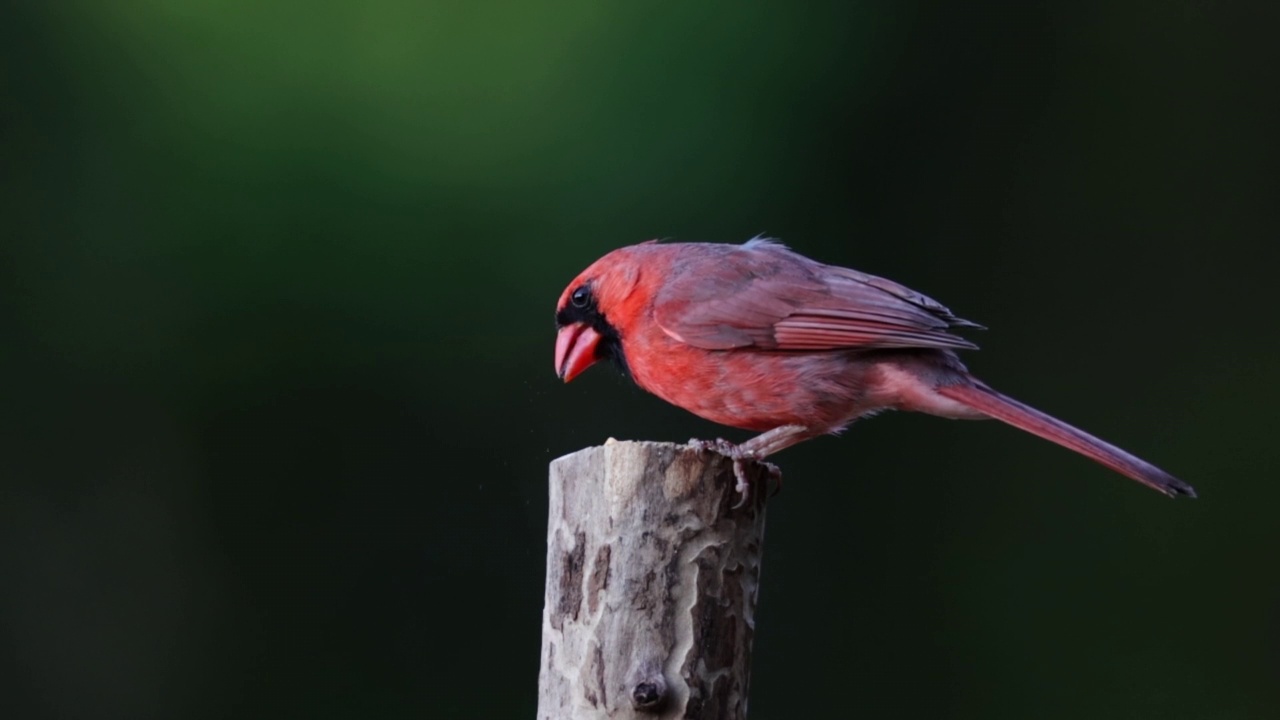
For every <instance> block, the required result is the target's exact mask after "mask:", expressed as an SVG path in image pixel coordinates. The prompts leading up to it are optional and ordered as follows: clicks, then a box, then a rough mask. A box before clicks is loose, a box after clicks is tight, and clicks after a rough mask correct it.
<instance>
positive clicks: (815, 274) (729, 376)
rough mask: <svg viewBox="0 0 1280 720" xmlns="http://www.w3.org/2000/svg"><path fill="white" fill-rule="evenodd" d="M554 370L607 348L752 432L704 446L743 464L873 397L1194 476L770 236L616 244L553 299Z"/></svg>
mask: <svg viewBox="0 0 1280 720" xmlns="http://www.w3.org/2000/svg"><path fill="white" fill-rule="evenodd" d="M556 327H557V335H556V358H555V360H556V373H557V374H558V375H559V376H560V377H561V378H562V379H563V380H564V381H565V382H568V381H570V380H572V379H573V378H574V377H576V376H577V375H578V374H579V373H581V372H582V371H583V370H586V369H587V368H588V367H590V366H591V365H593V364H594V363H595V362H596V361H597V360H600V359H602V358H608V359H610V360H613V361H614V362H616V363H617V364H618V365H619V366H620V367H621V368H622V369H623V371H624V372H628V373H629V374H630V375H631V377H632V378H633V379H634V380H635V382H636V384H638V385H639V386H640V387H642V388H644V389H645V390H647V391H649V392H651V393H653V394H654V395H657V396H658V397H660V398H662V399H663V400H666V401H667V402H669V403H671V404H673V405H677V406H679V407H682V408H684V409H686V410H688V411H690V412H692V413H694V414H695V415H699V416H701V417H704V418H706V419H708V420H711V421H712V422H717V423H720V424H722V425H729V426H732V427H736V428H744V429H747V430H756V431H760V432H761V434H760V435H757V436H755V437H754V438H752V439H750V440H748V441H746V442H744V443H742V444H740V445H733V444H731V443H728V442H725V441H723V440H719V441H717V442H716V443H704V444H703V446H704V447H715V448H717V449H719V450H720V451H721V452H724V453H725V454H726V455H729V456H730V457H732V458H733V459H734V470H735V473H736V475H737V479H738V490H739V491H740V492H741V493H742V495H743V499H744V500H745V498H746V493H747V488H748V485H747V482H746V477H745V470H744V463H745V461H747V460H762V459H764V458H766V457H768V456H770V455H772V454H774V453H776V452H778V451H779V450H783V449H785V448H788V447H791V446H792V445H795V444H796V443H798V442H801V441H803V440H807V439H809V438H812V437H815V436H817V435H824V434H829V433H837V432H839V431H841V430H842V429H844V428H845V427H846V426H847V425H849V423H851V422H853V421H854V420H857V419H858V418H861V417H866V416H869V415H872V414H874V413H876V412H879V411H881V410H914V411H916V412H923V413H928V414H930V415H937V416H940V417H945V418H957V419H965V420H979V419H986V418H995V419H996V420H1001V421H1003V422H1006V423H1008V424H1010V425H1013V426H1014V427H1017V428H1021V429H1022V430H1025V431H1027V432H1029V433H1031V434H1033V435H1038V436H1040V437H1042V438H1044V439H1046V440H1049V441H1051V442H1055V443H1057V444H1059V445H1061V446H1063V447H1065V448H1067V449H1069V450H1074V451H1075V452H1078V453H1080V454H1081V455H1084V456H1085V457H1088V458H1090V459H1092V460H1094V461H1096V462H1098V463H1101V464H1102V465H1105V466H1106V467H1109V468H1111V469H1112V470H1115V471H1116V472H1118V473H1120V474H1122V475H1125V476H1127V477H1130V478H1133V479H1134V480H1137V481H1138V482H1140V483H1142V484H1143V485H1147V486H1148V487H1151V488H1154V489H1156V490H1159V491H1160V492H1162V493H1164V494H1166V495H1168V496H1170V497H1174V496H1178V495H1186V496H1188V497H1195V491H1194V490H1193V489H1192V488H1191V486H1190V485H1187V484H1186V483H1184V482H1182V481H1181V480H1178V479H1177V478H1175V477H1173V476H1172V475H1170V474H1168V473H1166V472H1165V471H1163V470H1161V469H1160V468H1157V467H1155V466H1154V465H1151V464H1150V463H1147V462H1145V461H1143V460H1141V459H1139V458H1137V457H1135V456H1133V455H1130V454H1129V453H1127V452H1125V451H1124V450H1121V449H1120V448H1118V447H1115V446H1114V445H1111V444H1109V443H1106V442H1103V441H1102V440H1099V439H1098V438H1096V437H1094V436H1092V435H1090V434H1088V433H1086V432H1084V431H1083V430H1079V429H1077V428H1074V427H1072V426H1070V425H1068V424H1066V423H1064V422H1062V421H1061V420H1058V419H1056V418H1053V417H1050V416H1049V415H1046V414H1044V413H1042V412H1040V411H1039V410H1036V409H1034V408H1032V407H1029V406H1027V405H1024V404H1022V403H1020V402H1018V401H1017V400H1014V399H1012V398H1010V397H1007V396H1005V395H1002V394H1000V393H998V392H996V391H995V390H993V389H991V388H990V387H989V386H988V385H987V384H986V383H984V382H982V381H981V380H978V379H977V378H975V377H974V376H972V375H970V374H969V372H968V370H966V369H965V366H964V364H963V363H961V362H960V359H959V357H957V356H956V353H955V351H956V350H974V349H977V346H976V345H974V344H973V343H971V342H969V341H968V340H965V339H964V338H961V337H959V336H957V335H955V334H953V333H952V330H953V329H954V328H973V327H980V326H978V325H975V324H974V323H971V322H969V321H967V320H961V319H960V318H958V317H956V316H955V315H952V314H951V311H950V310H948V309H947V308H945V307H943V306H942V305H941V304H939V303H938V302H936V301H934V300H932V299H930V298H928V297H925V296H924V295H921V294H920V293H918V292H915V291H913V290H910V289H908V288H906V287H903V286H902V285H899V284H898V283H895V282H893V281H891V280H886V279H884V278H880V277H876V276H874V275H867V274H866V273H861V272H858V271H857V270H850V269H848V268H842V267H836V266H834V265H824V264H822V263H819V262H816V261H814V260H810V259H809V258H806V257H804V256H802V255H800V254H798V253H795V252H792V251H791V250H789V249H787V248H786V247H784V246H783V245H780V244H778V243H776V242H773V241H772V240H768V239H764V238H756V239H753V240H750V241H748V242H747V243H745V244H743V245H727V244H714V243H665V244H660V243H658V242H656V241H651V242H647V243H641V244H639V245H632V246H630V247H624V248H620V249H618V250H615V251H613V252H611V253H609V254H608V255H605V256H604V257H602V258H600V259H599V260H597V261H596V262H595V263H593V264H592V265H591V266H590V267H588V268H587V269H586V270H584V271H583V272H582V274H580V275H579V276H578V277H577V278H575V279H574V281H573V282H571V283H569V286H568V287H567V288H565V291H564V293H563V294H562V295H561V296H560V301H559V303H557V305H556Z"/></svg>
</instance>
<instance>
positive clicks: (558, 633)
mask: <svg viewBox="0 0 1280 720" xmlns="http://www.w3.org/2000/svg"><path fill="white" fill-rule="evenodd" d="M749 474H750V476H751V484H752V491H751V495H750V499H749V501H748V502H747V503H746V504H745V505H744V506H743V507H741V508H736V509H735V508H734V505H735V504H737V502H738V501H739V496H738V494H737V492H736V491H735V490H734V476H733V464H732V462H731V461H730V460H729V459H728V458H726V457H724V456H722V455H719V454H717V453H714V452H700V451H698V450H695V449H692V448H689V447H685V446H679V445H673V444H670V443H650V442H617V441H614V440H609V441H608V442H606V443H605V445H604V446H602V447H592V448H587V449H584V450H580V451H578V452H576V453H573V454H571V455H566V456H564V457H562V458H559V459H557V460H555V461H553V462H552V463H551V482H550V486H551V487H550V490H551V503H550V512H549V518H548V526H547V585H546V600H545V606H544V608H543V615H542V670H541V674H540V692H539V698H538V718H539V719H540V720H566V719H571V720H583V719H587V718H590V719H593V720H594V719H596V718H644V719H646V720H648V719H656V718H664V719H665V718H689V719H696V720H741V719H742V718H745V717H746V715H747V689H748V685H749V680H750V670H751V644H752V639H753V637H754V632H755V609H756V596H757V591H758V588H759V582H760V556H761V550H762V546H763V539H764V517H765V512H764V498H765V495H766V494H767V487H766V485H767V477H768V473H767V472H766V470H765V469H764V468H763V467H762V466H759V465H752V466H750V467H749Z"/></svg>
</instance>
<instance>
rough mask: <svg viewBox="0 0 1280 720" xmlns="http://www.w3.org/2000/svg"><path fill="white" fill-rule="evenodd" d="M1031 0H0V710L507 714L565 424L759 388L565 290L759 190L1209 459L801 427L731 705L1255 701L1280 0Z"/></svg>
mask: <svg viewBox="0 0 1280 720" xmlns="http://www.w3.org/2000/svg"><path fill="white" fill-rule="evenodd" d="M1027 5H1028V6H1019V7H1014V8H1010V7H1005V5H1004V4H1003V3H989V2H988V3H984V2H975V3H919V2H889V1H888V0H884V1H882V2H862V3H853V2H847V3H831V4H825V5H819V4H808V3H789V4H787V3H775V4H770V5H767V6H766V5H764V4H750V5H748V4H745V3H733V2H699V3H670V4H662V3H636V2H632V3H622V2H611V3H609V2H593V1H588V0H579V1H577V2H555V3H549V2H542V3H520V2H501V3H470V4H467V3H460V2H459V3H443V2H409V1H408V0H368V1H366V2H362V3H354V2H353V3H345V4H322V3H309V2H267V3H261V2H235V1H232V2H227V1H225V0H224V1H223V2H209V1H208V0H171V1H169V2H160V1H158V0H132V1H130V2H118V3H105V2H98V3H94V2H88V1H87V0H85V1H82V2H58V3H54V2H44V3H38V2H34V1H26V2H16V3H6V4H5V6H4V9H3V10H0V190H2V193H0V197H2V198H3V199H2V200H0V203H2V206H0V211H2V213H3V214H2V217H0V240H2V241H3V242H2V243H0V333H2V336H0V372H3V376H4V377H5V382H4V389H3V391H0V422H2V423H3V425H2V427H0V430H2V431H0V443H2V445H0V477H2V482H3V484H2V485H0V659H2V660H3V662H4V663H5V665H4V667H0V671H2V675H0V676H2V677H3V678H4V680H3V681H0V686H3V688H4V689H3V691H0V703H3V704H4V706H5V707H8V708H9V709H8V710H5V709H4V707H0V714H3V715H4V717H8V718H28V717H30V718H37V717H58V718H73V719H74V718H203V717H209V718H213V717H228V716H235V717H337V718H373V717H376V718H420V717H441V718H463V717H477V718H490V717H494V718H497V717H504V718H505V717H532V715H533V710H534V705H535V697H536V686H537V677H536V675H537V669H538V645H539V633H540V614H541V603H542V590H543V589H542V580H543V562H544V552H545V545H544V532H545V524H544V513H545V508H546V486H545V483H546V465H547V463H548V462H549V461H550V460H551V459H553V458H554V457H557V456H559V455H561V454H564V453H568V452H571V451H573V450H575V449H577V448H580V447H583V446H586V445H591V444H596V443H599V442H601V441H603V440H604V439H605V438H606V437H609V436H616V437H619V438H644V439H667V440H677V441H683V440H685V439H687V438H689V437H691V436H704V437H713V436H716V435H719V434H722V433H724V434H726V435H727V436H728V437H731V438H733V439H742V438H744V437H746V435H745V434H743V433H736V432H733V431H729V432H727V433H725V431H723V430H722V429H720V428H717V427H714V426H711V425H709V424H707V423H705V422H703V421H701V420H698V419H697V418H694V417H692V416H690V415H687V414H686V413H684V412H683V411H680V410H678V409H675V408H672V407H668V406H666V405H664V404H663V403H661V402H660V401H658V400H657V399H655V398H652V397H650V396H648V395H645V394H644V393H642V392H641V391H639V390H636V389H635V388H633V387H632V386H631V385H630V384H629V383H628V382H627V381H625V380H623V379H621V378H620V377H619V376H617V374H616V373H614V372H613V371H611V370H609V369H607V368H599V369H595V370H593V371H592V372H590V373H588V374H587V375H586V376H584V377H583V378H582V379H580V380H578V381H575V382H574V383H573V384H572V385H569V386H563V385H561V384H560V383H558V381H557V380H556V378H555V376H554V374H553V372H552V367H551V365H552V358H551V351H552V348H551V346H552V341H553V327H552V309H553V305H554V302H555V300H556V298H557V296H558V294H559V293H560V291H561V289H562V288H563V286H564V284H565V283H566V282H568V280H569V279H571V278H572V277H573V276H574V275H575V274H576V273H577V272H578V271H579V270H581V269H582V268H583V267H585V266H586V265H587V264H588V263H589V262H590V261H592V260H594V259H595V258H596V257H598V256H599V255H601V254H603V253H604V252H606V251H607V250H610V249H612V248H614V247H617V246H620V245H624V244H629V243H633V242H637V241H640V240H644V239H647V238H651V237H675V238H679V239H685V240H716V241H735V242H736V241H741V240H744V239H746V238H748V237H750V236H752V235H754V234H756V233H759V232H767V233H769V234H772V235H774V236H777V237H780V238H781V239H782V240H784V241H785V242H787V243H789V244H790V245H792V246H793V247H794V248H796V249H797V250H799V251H801V252H803V253H805V254H808V255H811V256H813V257H816V258H819V259H821V260H824V261H828V262H833V263H839V264H846V265H851V266H854V267H857V268H859V269H862V270H866V271H869V272H874V273H878V274H882V275H886V276H889V277H892V278H894V279H896V280H899V281H901V282H904V283H906V284H908V285H910V286H912V287H915V288H918V289H920V290H922V291H924V292H927V293H929V294H930V295H933V296H935V297H937V298H939V299H940V300H942V301H943V302H944V303H946V304H948V305H949V306H950V307H951V308H952V309H953V310H955V311H956V312H957V313H958V314H959V315H961V316H963V317H967V318H971V319H973V320H976V321H978V322H981V323H984V324H986V325H987V326H989V327H990V328H991V330H989V331H987V332H985V333H982V334H980V335H979V336H977V337H976V338H975V339H976V340H977V341H978V342H979V343H980V344H982V346H983V352H981V353H978V354H969V355H968V356H967V358H968V360H969V362H970V367H971V368H972V369H973V370H974V371H975V372H976V373H978V374H979V375H981V376H982V377H984V378H985V379H987V380H988V381H989V382H991V383H992V384H994V385H996V386H997V387H999V388H1002V389H1004V390H1005V391H1007V392H1009V393H1010V394H1012V395H1014V396H1015V397H1020V398H1022V399H1024V400H1027V401H1029V402H1031V403H1033V404H1036V405H1038V406H1040V407H1043V408H1044V409H1046V410H1049V411H1051V412H1054V413H1055V414H1059V415H1060V416H1062V417H1063V418H1065V419H1068V420H1069V421H1074V422H1077V423H1079V424H1080V425H1082V426H1083V427H1085V428H1088V429H1090V430H1092V431H1095V432H1097V433H1099V434H1100V435H1102V436H1103V437H1106V438H1108V439H1111V440H1113V441H1115V442H1116V443H1118V444H1120V445H1122V446H1124V447H1126V448H1129V449H1132V450H1133V451H1135V452H1137V453H1139V454H1142V455H1144V456H1146V457H1148V458H1150V459H1151V460H1153V461H1155V462H1157V463H1158V464H1160V465H1162V466H1164V467H1166V468H1168V469H1169V470H1171V471H1173V472H1175V473H1176V474H1178V475H1180V476H1182V477H1183V478H1185V479H1186V480H1188V481H1190V482H1191V483H1192V484H1194V485H1195V486H1196V487H1197V488H1198V489H1199V490H1200V492H1201V497H1202V499H1201V500H1199V501H1196V502H1176V503H1171V502H1169V501H1166V500H1164V499H1163V498H1161V497H1160V496H1158V495H1156V494H1155V493H1152V492H1150V491H1148V490H1145V489H1143V488H1141V487H1140V486H1138V485H1136V484H1134V483H1131V482H1128V481H1125V480H1123V479H1120V478H1118V477H1117V476H1112V475H1110V474H1108V473H1107V472H1106V471H1105V470H1103V469H1101V468H1099V467H1098V466H1095V465H1093V464H1092V463H1089V462H1088V461H1086V460H1083V459H1079V458H1077V457H1074V456H1071V455H1070V454H1068V453H1067V452H1066V451H1063V450H1060V449H1058V448H1055V447H1053V446H1051V445H1049V444H1047V443H1044V442H1042V441H1039V440H1036V439H1034V438H1031V437H1029V436H1026V435H1023V434H1020V433H1018V432H1016V431H1014V430H1011V429H1008V428H1005V427H1002V426H999V425H997V424H995V423H948V422H944V421H941V420H937V419H933V418H925V417H914V416H904V415H898V416H893V415H891V416H887V417H883V418H879V419H876V420H874V421H871V422H867V423H865V424H862V425H858V426H855V427H854V428H853V429H851V430H850V431H849V432H848V433H846V434H845V435H844V436H843V437H841V438H839V439H821V440H817V441H813V442H811V443H807V444H804V445H801V446H799V447H797V448H795V449H793V450H789V451H787V452H786V453H784V454H783V455H781V456H779V458H778V461H779V462H780V463H781V465H782V466H783V468H784V470H785V472H786V473H787V478H788V482H787V491H786V492H785V493H783V494H782V495H780V496H779V497H778V498H776V500H775V501H774V502H773V503H771V505H770V514H769V534H768V535H769V537H768V546H767V552H766V558H765V560H766V563H765V567H766V571H765V586H764V590H763V592H762V597H761V609H760V613H759V616H758V618H759V623H760V624H759V634H758V641H757V646H756V660H755V676H754V680H753V684H752V691H753V694H752V700H751V706H752V717H753V718H762V719H765V720H769V719H772V718H781V719H783V720H790V719H791V718H822V717H854V716H856V717H935V718H1028V717H1035V718H1062V719H1076V718H1113V717H1114V718H1155V717H1159V718H1197V719H1200V718H1275V717H1280V561H1278V560H1277V556H1278V555H1280V524H1278V523H1277V520H1276V513H1277V509H1276V508H1277V503H1278V502H1280V484H1278V482H1277V481H1278V480H1280V478H1278V477H1277V474H1278V473H1277V470H1278V469H1280V449H1278V448H1280V441H1278V440H1277V438H1276V437H1275V433H1276V431H1277V427H1278V424H1277V413H1276V408H1277V407H1278V406H1280V382H1278V381H1277V379H1276V370H1277V358H1278V357H1280V354H1278V352H1277V351H1278V350H1280V348H1278V345H1280V332H1278V331H1277V320H1276V314H1275V312H1276V310H1277V309H1278V308H1277V303H1276V300H1275V295H1274V285H1275V271H1276V258H1277V255H1280V253H1277V252H1276V244H1277V239H1278V237H1280V213H1278V211H1277V207H1278V205H1277V191H1278V190H1280V188H1278V186H1277V177H1278V175H1280V173H1278V171H1277V170H1278V168H1280V157H1278V153H1277V147H1278V146H1280V143H1277V136H1276V132H1277V127H1280V116H1278V114H1277V111H1276V108H1277V107H1280V105H1278V104H1277V102H1276V101H1277V99H1278V98H1277V95H1278V93H1277V89H1276V88H1277V84H1276V81H1275V73H1274V68H1276V67H1280V53H1277V51H1276V43H1275V38H1274V35H1275V28H1276V24H1277V21H1278V20H1280V12H1277V10H1276V8H1277V6H1276V5H1275V4H1274V3H1258V4H1256V5H1253V6H1250V5H1247V4H1244V3H1215V2H1208V1H1194V0H1191V1H1185V2H1150V3H1126V2H1118V3H1093V4H1087V3H1086V4H1080V3H1059V4H1056V5H1052V4H1027ZM1030 5H1035V7H1030ZM1266 68H1272V69H1271V70H1266Z"/></svg>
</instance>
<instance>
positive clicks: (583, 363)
mask: <svg viewBox="0 0 1280 720" xmlns="http://www.w3.org/2000/svg"><path fill="white" fill-rule="evenodd" d="M599 344H600V333H598V332H596V331H595V330H593V329H591V327H590V326H588V325H584V324H582V323H574V324H572V325H565V326H564V327H562V328H560V332H558V333H556V374H557V375H559V376H560V379H561V380H564V381H565V382H569V381H570V380H572V379H574V378H575V377H577V376H578V374H579V373H581V372H582V371H583V370H586V369H587V368H589V367H591V366H592V365H594V364H595V362H596V346H597V345H599Z"/></svg>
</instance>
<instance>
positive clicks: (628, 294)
mask: <svg viewBox="0 0 1280 720" xmlns="http://www.w3.org/2000/svg"><path fill="white" fill-rule="evenodd" d="M648 245H649V243H644V244H641V245H632V246H630V247H624V248H620V249H618V250H614V251H613V252H611V253H609V254H608V255H605V256H604V257H602V258H600V259H599V260H597V261H595V262H594V263H592V264H591V266H590V267H588V268H587V269H586V270H583V271H582V273H581V274H579V275H578V277H576V278H574V279H573V282H571V283H569V285H568V286H567V287H565V289H564V292H563V293H561V294H560V300H559V302H557V303H556V374H557V375H559V376H560V379H561V380H564V381H565V382H569V381H570V380H572V379H574V378H575V377H577V376H578V375H579V374H581V373H582V371H583V370H586V369H587V368H589V367H591V366H592V365H594V364H596V362H597V361H599V360H613V361H614V362H615V363H617V364H618V365H619V367H621V368H622V370H623V371H624V372H625V371H626V357H625V356H624V354H623V350H622V339H623V337H624V335H625V333H626V329H627V328H628V327H630V325H631V323H632V321H633V320H634V319H635V318H637V317H639V315H640V313H641V312H642V311H643V306H644V303H645V297H644V296H645V294H644V293H643V292H642V288H641V287H639V286H640V277H641V267H642V262H641V260H642V257H641V256H640V253H641V252H642V250H641V248H645V247H646V246H648Z"/></svg>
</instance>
